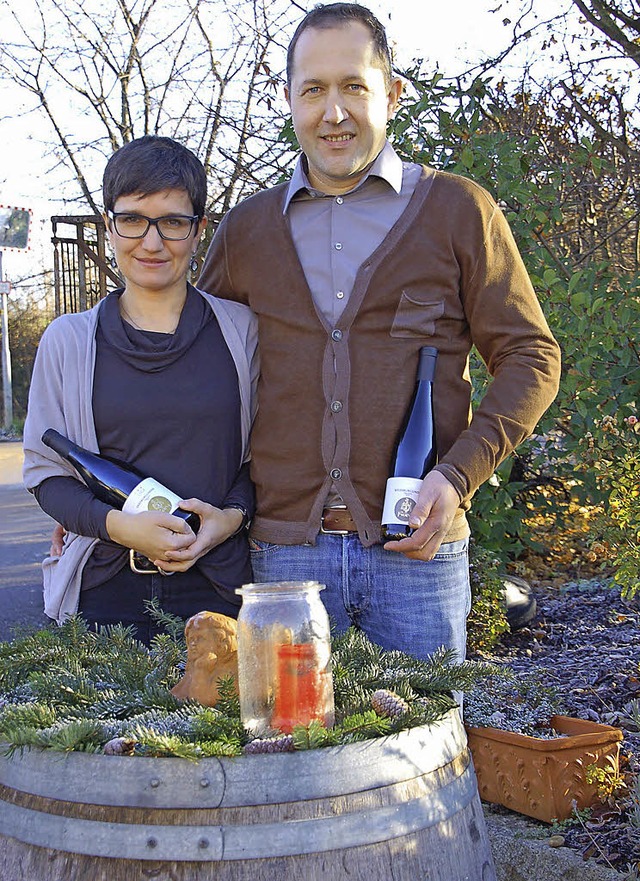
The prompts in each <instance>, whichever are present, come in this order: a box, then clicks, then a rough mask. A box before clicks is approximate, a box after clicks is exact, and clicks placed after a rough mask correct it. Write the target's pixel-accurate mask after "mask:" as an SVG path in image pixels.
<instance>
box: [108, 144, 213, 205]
mask: <svg viewBox="0 0 640 881" xmlns="http://www.w3.org/2000/svg"><path fill="white" fill-rule="evenodd" d="M161 190H186V191H187V193H188V195H189V198H190V199H191V204H192V205H193V213H194V214H197V215H198V217H204V212H205V207H206V202H207V175H206V172H205V170H204V166H203V165H202V162H200V160H199V159H198V157H197V156H196V155H195V154H194V153H192V152H191V150H188V149H187V148H186V147H185V146H183V145H182V144H179V143H178V142H177V141H174V140H173V139H172V138H161V137H159V136H158V135H145V136H144V137H142V138H136V139H135V140H134V141H129V143H128V144H125V145H124V147H121V148H120V149H119V150H116V152H115V153H114V154H113V155H112V156H111V158H110V159H109V161H108V162H107V166H106V168H105V170H104V175H103V178H102V198H103V204H104V208H105V211H113V210H114V205H115V203H116V201H117V200H118V198H119V197H120V196H130V195H132V194H133V193H141V194H142V195H144V196H148V195H151V194H152V193H159V192H160V191H161Z"/></svg>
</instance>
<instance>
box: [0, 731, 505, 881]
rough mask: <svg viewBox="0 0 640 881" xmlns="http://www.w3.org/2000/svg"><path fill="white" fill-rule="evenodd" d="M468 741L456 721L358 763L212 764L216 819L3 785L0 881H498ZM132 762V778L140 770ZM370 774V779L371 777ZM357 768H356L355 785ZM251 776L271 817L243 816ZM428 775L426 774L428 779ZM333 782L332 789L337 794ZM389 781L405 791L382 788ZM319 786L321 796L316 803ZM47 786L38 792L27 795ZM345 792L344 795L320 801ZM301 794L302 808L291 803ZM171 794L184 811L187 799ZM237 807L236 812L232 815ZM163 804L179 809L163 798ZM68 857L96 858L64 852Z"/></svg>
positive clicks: (208, 813)
mask: <svg viewBox="0 0 640 881" xmlns="http://www.w3.org/2000/svg"><path fill="white" fill-rule="evenodd" d="M460 732H461V726H460V723H459V719H458V717H457V714H455V715H452V714H450V716H449V717H448V718H447V720H446V722H445V723H444V724H438V725H437V726H425V728H424V729H420V730H419V729H414V730H413V731H412V732H402V733H401V734H400V735H397V736H395V737H389V738H383V739H380V740H376V741H370V742H368V744H372V745H375V746H373V747H372V748H371V749H369V750H368V749H366V747H367V746H368V744H367V745H364V747H363V745H360V744H354V745H353V747H356V749H354V750H353V759H354V761H353V762H350V758H351V756H352V749H351V745H350V746H348V747H340V748H336V749H331V750H316V751H310V752H308V753H295V754H291V755H287V756H281V755H280V756H278V755H271V756H251V757H243V758H242V759H239V760H227V759H221V760H213V761H214V764H216V763H218V764H219V766H220V768H222V770H223V772H224V778H225V783H226V785H225V787H224V791H222V792H214V793H212V794H208V795H207V796H206V798H207V799H208V800H209V803H210V804H211V802H213V803H216V802H217V803H221V804H222V806H221V807H217V808H216V807H211V806H209V807H205V808H202V807H199V806H198V805H200V804H201V803H202V800H201V799H200V798H199V797H197V798H196V799H195V800H194V801H195V806H194V804H193V801H192V806H191V807H188V808H181V807H172V808H166V807H162V808H155V807H130V806H122V805H119V804H112V805H105V804H99V805H95V804H88V803H83V802H74V801H72V800H64V799H60V798H59V799H51V798H50V797H49V796H42V795H38V794H34V793H33V792H23V791H20V790H18V789H15V788H12V787H10V786H7V785H6V784H5V785H4V786H3V787H1V789H0V798H2V799H3V800H2V801H0V832H2V833H4V836H3V837H0V859H1V860H2V862H4V866H3V874H0V877H1V878H2V881H23V879H24V881H27V879H28V881H58V879H59V881H62V879H64V881H74V879H75V878H76V877H77V878H78V879H80V878H82V881H85V879H90V881H107V879H108V881H113V879H116V881H144V879H147V878H154V879H159V881H249V879H251V881H275V879H278V881H281V879H289V878H291V879H293V878H297V877H298V876H300V877H301V878H304V879H305V881H306V879H310V881H314V879H316V878H317V879H318V881H320V879H322V881H327V879H328V881H334V879H335V881H340V879H345V881H346V879H348V881H376V879H380V881H388V879H390V878H394V881H420V879H425V881H426V879H429V881H495V874H494V870H493V864H492V861H491V856H490V850H489V844H488V840H487V836H486V830H485V827H484V819H483V816H482V811H481V808H480V802H479V798H478V794H477V786H476V781H475V774H474V772H473V767H472V765H471V764H470V762H469V756H468V752H467V750H466V747H465V746H464V735H462V737H461V733H460ZM405 735H406V736H405ZM416 738H417V740H416ZM417 743H419V744H420V746H419V748H418V749H417V748H416V744H417ZM363 756H366V759H363ZM451 756H453V758H451ZM336 757H338V760H337V761H336ZM39 758H41V756H40V757H39ZM75 758H79V759H82V758H85V759H93V760H96V759H97V760H98V761H99V763H100V765H101V766H102V768H103V771H104V773H106V772H107V770H108V769H110V768H114V767H115V766H114V765H113V764H111V763H112V761H113V759H112V757H96V756H84V757H83V756H82V755H78V756H77V757H75ZM282 759H285V760H286V762H283V761H282ZM74 761H75V760H74ZM119 761H120V760H119ZM125 761H127V762H129V763H131V764H130V765H129V766H128V767H130V768H133V767H135V765H136V763H137V762H138V761H139V760H138V759H135V758H133V759H126V760H125ZM140 761H151V762H154V763H161V764H162V763H166V762H169V763H171V769H172V770H171V772H172V773H173V769H175V768H179V767H182V768H184V767H185V765H186V763H184V762H182V761H181V760H176V759H156V760H140ZM209 761H211V760H207V762H209ZM366 761H368V762H369V769H370V773H369V775H368V779H366V778H367V775H366V774H365V773H364V771H363V767H364V765H365V764H366ZM394 762H395V763H396V764H397V767H395V768H393V765H394ZM176 763H177V764H176ZM201 764H202V766H203V767H200V768H199V769H198V773H199V774H202V773H203V772H204V771H206V763H205V762H203V763H201ZM284 765H286V766H287V768H288V769H291V768H292V767H293V768H296V767H299V768H300V769H302V770H301V773H300V774H299V775H298V777H299V780H296V779H295V777H293V778H292V777H291V775H289V776H288V777H284V778H283V777H282V769H283V766H284ZM434 765H435V767H433V766H434ZM352 766H353V767H356V768H357V770H356V772H355V773H354V774H352V773H351V770H352ZM389 766H391V770H390V767H389ZM151 767H152V766H149V768H151ZM243 767H245V768H246V769H247V779H248V780H249V781H251V780H252V779H253V778H255V777H256V776H257V777H258V778H260V780H261V785H260V786H259V787H258V790H259V792H258V795H259V796H260V798H262V799H264V800H265V801H266V802H267V803H266V804H265V803H263V804H257V805H255V804H254V805H247V804H245V803H244V802H245V801H246V800H247V797H246V793H247V791H248V784H247V780H245V783H244V785H243V786H238V787H237V792H234V790H233V786H231V785H230V781H232V780H233V779H234V775H235V778H236V779H237V775H238V773H239V770H240V769H242V768H243ZM425 767H427V768H431V770H428V771H426V772H425V771H424V768H425ZM166 769H167V768H166V766H165V771H166ZM327 769H329V770H330V771H331V773H332V775H333V778H334V779H332V780H331V781H329V782H328V781H327V779H326V777H327V773H328V772H327ZM15 770H16V769H15V767H14V768H13V769H12V770H11V772H7V769H6V768H5V769H4V770H0V779H2V780H4V781H7V780H8V778H11V779H12V780H13V779H14V778H15V773H14V772H15ZM158 773H159V774H161V773H164V771H162V772H158ZM12 774H13V777H12ZM145 774H146V771H145ZM27 776H28V777H30V775H27ZM394 776H395V777H396V778H397V777H398V776H400V777H401V778H402V779H399V780H398V779H396V780H395V782H388V781H389V779H391V780H393V777H394ZM353 777H355V778H357V785H355V784H354V780H353V779H352V778H353ZM336 778H337V779H336ZM93 779H94V789H101V786H100V781H99V780H96V779H95V777H94V778H93ZM146 779H147V778H146V776H145V781H146ZM151 779H160V778H159V777H158V778H151ZM199 779H200V780H201V779H203V778H202V777H200V778H199ZM314 780H315V781H316V782H317V786H316V787H315V788H316V789H317V790H318V791H317V792H316V797H311V796H312V795H313V789H314ZM381 781H382V782H381ZM384 781H387V782H384ZM112 783H113V781H111V784H112ZM298 784H299V785H298ZM48 785H49V784H46V783H43V782H42V780H40V782H39V786H35V787H32V788H36V789H43V788H46V787H47V786H48ZM144 785H145V786H146V783H144ZM112 788H113V785H112ZM159 788H161V787H160V786H159V785H157V786H156V787H155V789H159ZM204 788H207V789H208V787H204ZM77 789H78V787H77V785H75V784H74V785H73V786H71V787H69V791H70V793H71V794H72V795H73V796H74V797H76V794H77ZM80 789H82V787H80ZM125 789H126V790H127V793H128V795H127V800H128V801H131V800H133V801H134V802H135V800H136V799H138V803H139V801H140V799H139V798H138V797H137V796H135V794H134V795H133V797H131V790H130V786H129V785H128V786H127V787H125ZM341 790H344V791H342V792H341V794H339V795H330V796H327V795H326V794H325V793H326V792H335V791H341ZM299 791H302V792H303V793H304V795H305V796H307V797H306V798H303V799H299V798H296V795H297V793H298V792H299ZM176 792H178V793H179V795H178V799H179V800H180V801H183V800H184V793H183V792H182V789H181V787H179V786H177V789H176ZM265 793H266V798H265ZM62 794H63V793H61V795H62ZM147 794H148V793H147ZM152 795H153V793H152ZM236 796H237V800H238V801H239V802H240V804H233V802H234V800H236ZM276 799H280V801H276ZM142 800H143V801H144V799H142ZM162 800H163V801H165V802H166V801H170V800H171V799H170V798H167V793H165V794H164V796H163V799H162ZM257 800H258V799H255V798H254V801H257ZM10 836H13V837H10ZM43 836H44V837H43ZM20 839H22V840H20ZM45 843H46V844H47V845H53V846H48V847H45V846H44V845H45ZM71 850H79V851H85V850H89V851H90V853H82V852H79V853H67V852H65V851H71ZM106 854H110V856H107V855H106ZM0 864H1V863H0ZM391 865H393V870H391Z"/></svg>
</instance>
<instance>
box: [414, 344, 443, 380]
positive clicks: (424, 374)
mask: <svg viewBox="0 0 640 881" xmlns="http://www.w3.org/2000/svg"><path fill="white" fill-rule="evenodd" d="M437 358H438V350H437V349H434V348H433V346H423V347H422V348H421V349H420V361H419V363H418V372H417V375H416V379H417V380H418V382H423V381H424V382H433V378H434V376H435V374H436V361H437Z"/></svg>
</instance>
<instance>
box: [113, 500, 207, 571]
mask: <svg viewBox="0 0 640 881" xmlns="http://www.w3.org/2000/svg"><path fill="white" fill-rule="evenodd" d="M106 526H107V532H108V533H109V538H110V539H111V541H114V542H116V543H117V544H120V545H124V547H126V548H133V549H134V551H139V552H140V553H141V554H144V555H145V557H148V559H149V560H152V561H153V562H154V563H156V565H157V562H156V561H158V562H162V561H165V562H166V560H168V559H169V557H168V556H167V554H169V553H171V552H173V551H178V550H181V549H183V548H188V547H189V546H190V545H192V544H193V543H194V542H195V540H196V536H195V533H194V531H193V529H191V527H190V526H189V524H188V523H186V522H185V521H184V520H182V519H181V518H180V517H173V516H172V515H171V514H163V513H162V512H161V511H142V512H140V513H138V514H127V513H125V512H124V511H118V510H117V509H115V508H114V509H112V510H111V511H109V513H108V514H107V522H106Z"/></svg>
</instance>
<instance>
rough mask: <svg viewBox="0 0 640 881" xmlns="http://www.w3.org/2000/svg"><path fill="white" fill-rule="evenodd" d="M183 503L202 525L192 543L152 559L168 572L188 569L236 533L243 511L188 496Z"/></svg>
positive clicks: (181, 505)
mask: <svg viewBox="0 0 640 881" xmlns="http://www.w3.org/2000/svg"><path fill="white" fill-rule="evenodd" d="M180 507H181V508H182V509H183V510H184V511H193V512H194V513H196V514H197V515H198V516H199V517H200V529H199V530H198V534H197V536H196V539H195V541H194V542H193V543H192V544H190V545H188V546H184V547H181V548H175V549H172V550H170V551H168V552H167V553H166V554H165V556H164V557H162V558H161V559H159V560H154V561H153V562H154V563H155V565H156V566H157V567H158V568H159V569H164V571H165V572H186V571H187V569H190V568H191V566H193V564H194V563H195V562H196V560H199V559H200V557H203V556H204V555H205V554H207V553H208V552H209V551H210V550H211V549H212V548H215V547H217V545H219V544H222V542H223V541H226V540H227V539H228V538H230V537H231V536H232V535H233V534H234V533H236V532H237V531H238V529H239V528H240V525H241V524H242V512H241V511H239V510H238V509H237V508H224V509H222V508H215V507H214V506H213V505H209V504H207V502H202V501H200V499H186V500H185V501H183V502H180ZM166 561H169V562H168V563H167V562H166Z"/></svg>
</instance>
